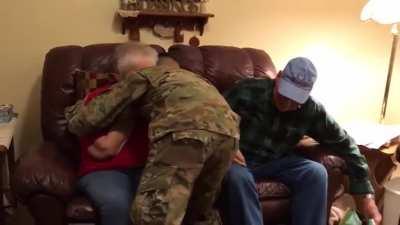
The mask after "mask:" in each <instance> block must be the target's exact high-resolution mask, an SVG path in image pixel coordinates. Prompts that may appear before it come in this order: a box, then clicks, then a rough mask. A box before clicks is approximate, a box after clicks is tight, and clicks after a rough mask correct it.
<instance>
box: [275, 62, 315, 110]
mask: <svg viewBox="0 0 400 225" xmlns="http://www.w3.org/2000/svg"><path fill="white" fill-rule="evenodd" d="M316 80H317V70H316V69H315V66H314V64H313V63H312V62H311V60H309V59H307V58H304V57H298V58H294V59H292V60H290V61H289V63H288V64H287V65H286V67H285V69H284V70H283V71H282V76H281V79H280V81H279V83H278V92H279V94H281V95H283V96H285V97H287V98H289V99H291V100H293V101H295V102H297V103H300V104H304V103H305V102H306V101H307V99H308V98H309V97H310V92H311V90H312V88H313V85H314V83H315V81H316Z"/></svg>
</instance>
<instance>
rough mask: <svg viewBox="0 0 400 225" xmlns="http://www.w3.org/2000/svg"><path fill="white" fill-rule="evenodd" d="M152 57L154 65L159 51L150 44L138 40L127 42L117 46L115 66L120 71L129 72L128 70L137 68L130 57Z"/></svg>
mask: <svg viewBox="0 0 400 225" xmlns="http://www.w3.org/2000/svg"><path fill="white" fill-rule="evenodd" d="M137 56H140V57H143V56H145V57H150V58H151V59H152V60H153V61H154V65H156V64H157V61H158V53H157V51H156V50H155V49H154V48H152V47H150V46H149V45H146V44H142V43H138V42H127V43H124V44H121V45H119V46H117V48H116V49H115V52H114V67H115V69H116V70H117V71H118V72H120V73H123V72H127V71H128V70H132V69H135V65H133V64H132V61H134V60H132V59H130V57H137ZM128 59H129V60H128Z"/></svg>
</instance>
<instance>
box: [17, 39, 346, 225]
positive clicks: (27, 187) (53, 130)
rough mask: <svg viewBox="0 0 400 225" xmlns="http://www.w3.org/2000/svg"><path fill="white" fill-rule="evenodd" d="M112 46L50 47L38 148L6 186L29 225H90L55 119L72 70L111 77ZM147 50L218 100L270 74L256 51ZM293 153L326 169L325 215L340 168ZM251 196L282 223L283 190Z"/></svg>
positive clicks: (322, 155)
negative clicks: (207, 85) (200, 79)
mask: <svg viewBox="0 0 400 225" xmlns="http://www.w3.org/2000/svg"><path fill="white" fill-rule="evenodd" d="M115 46H116V44H96V45H90V46H86V47H81V46H64V47H57V48H54V49H52V50H50V51H49V52H48V54H47V56H46V59H45V63H44V69H43V80H42V90H41V125H42V130H41V131H42V134H43V139H44V141H43V144H42V145H41V146H40V147H39V148H38V149H33V150H32V151H27V152H26V153H25V154H23V155H22V156H21V157H20V158H19V160H18V162H17V167H16V171H15V174H14V179H13V188H14V190H15V191H16V194H17V196H18V200H19V201H20V202H21V203H22V204H24V205H25V206H26V207H27V208H28V210H29V211H30V213H31V215H32V216H33V218H34V221H35V223H36V225H62V224H67V223H71V222H94V223H96V221H97V216H96V210H95V209H94V208H93V206H92V205H91V203H90V201H88V199H86V198H85V196H81V195H80V194H78V193H77V192H76V190H75V183H76V181H77V175H76V174H77V167H78V164H79V147H78V144H77V140H76V137H74V136H73V135H72V134H70V133H69V132H68V131H67V129H66V120H65V118H64V113H63V112H64V108H65V107H66V106H69V105H72V104H74V102H75V101H76V91H75V88H74V80H73V77H72V76H71V73H72V72H73V71H74V70H75V69H77V68H80V69H84V70H91V71H101V72H109V71H112V66H111V60H112V59H111V58H112V54H113V50H114V48H115ZM153 47H154V48H156V49H157V51H158V52H159V53H160V54H162V55H168V56H170V57H172V58H174V59H175V60H176V61H177V62H178V63H179V64H180V66H181V67H182V68H185V69H188V70H191V71H193V72H196V73H199V74H201V75H203V76H204V77H206V78H207V79H209V80H210V81H211V82H212V83H213V84H214V85H215V86H216V87H217V88H218V89H219V90H220V91H221V92H223V91H225V90H227V89H228V88H230V87H232V85H233V84H234V83H235V82H236V81H238V80H240V79H243V78H249V77H265V76H268V77H272V78H273V77H274V76H275V75H276V73H277V71H276V69H275V66H274V64H273V62H272V60H271V58H270V57H269V55H268V54H267V53H266V52H264V51H262V50H257V49H251V48H236V47H225V46H202V47H199V48H196V47H190V46H184V45H175V46H172V47H170V48H169V50H168V52H166V51H165V50H164V49H163V48H161V47H159V46H153ZM297 151H299V152H301V153H302V154H304V155H305V156H306V157H308V158H310V159H313V160H315V161H317V162H320V163H322V164H323V165H324V166H325V167H326V169H327V171H328V174H329V206H328V208H327V210H329V209H330V207H331V204H332V202H333V201H334V200H335V199H337V198H338V197H340V196H341V195H342V194H343V193H344V192H345V183H346V182H345V180H346V176H345V170H346V165H345V163H344V161H343V160H342V159H341V158H340V157H337V156H335V155H334V154H332V153H330V152H329V150H328V149H325V148H324V147H323V146H320V145H318V144H316V143H309V142H308V143H307V142H305V143H300V144H299V147H298V149H297ZM257 189H258V192H259V195H260V200H261V201H262V207H263V214H264V221H265V224H266V225H269V224H285V223H287V222H289V221H290V215H289V211H290V210H289V209H290V199H291V193H290V190H289V189H288V188H287V187H286V186H285V185H284V184H282V183H278V182H275V181H272V180H265V181H263V182H260V183H258V186H257ZM223 204H229V202H225V203H223ZM225 224H229V222H226V223H225Z"/></svg>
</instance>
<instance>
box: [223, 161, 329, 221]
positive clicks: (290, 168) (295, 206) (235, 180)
mask: <svg viewBox="0 0 400 225" xmlns="http://www.w3.org/2000/svg"><path fill="white" fill-rule="evenodd" d="M263 179H273V180H276V181H279V182H282V183H284V184H286V185H287V186H288V187H289V188H290V190H291V193H292V202H291V204H292V208H291V221H292V224H293V225H325V224H326V221H327V219H326V211H327V189H328V185H327V183H328V181H327V180H328V175H327V171H326V169H325V167H324V166H323V165H321V164H319V163H317V162H314V161H311V160H308V159H305V158H303V157H301V156H297V155H290V156H287V157H284V158H282V159H277V160H273V161H271V162H269V163H267V164H265V165H263V166H259V167H253V166H251V165H249V166H248V168H246V167H243V166H240V165H237V164H233V165H232V166H231V168H230V170H229V171H228V173H227V174H226V176H225V179H224V184H223V190H222V192H221V195H222V196H221V199H224V200H227V201H228V202H229V204H221V205H222V207H225V208H223V211H225V212H227V214H228V215H226V216H227V217H228V220H229V221H230V225H262V224H263V218H262V213H261V206H260V202H259V199H258V194H257V192H256V186H255V185H256V183H255V182H256V181H259V180H263Z"/></svg>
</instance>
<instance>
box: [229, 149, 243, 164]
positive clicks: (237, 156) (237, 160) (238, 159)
mask: <svg viewBox="0 0 400 225" xmlns="http://www.w3.org/2000/svg"><path fill="white" fill-rule="evenodd" d="M232 162H233V163H237V164H239V165H241V166H246V159H245V158H244V156H243V154H242V152H241V151H240V150H238V151H237V152H236V153H235V154H234V155H233V157H232Z"/></svg>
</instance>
